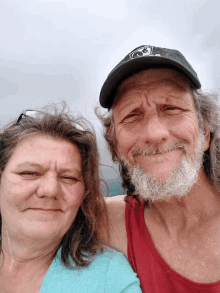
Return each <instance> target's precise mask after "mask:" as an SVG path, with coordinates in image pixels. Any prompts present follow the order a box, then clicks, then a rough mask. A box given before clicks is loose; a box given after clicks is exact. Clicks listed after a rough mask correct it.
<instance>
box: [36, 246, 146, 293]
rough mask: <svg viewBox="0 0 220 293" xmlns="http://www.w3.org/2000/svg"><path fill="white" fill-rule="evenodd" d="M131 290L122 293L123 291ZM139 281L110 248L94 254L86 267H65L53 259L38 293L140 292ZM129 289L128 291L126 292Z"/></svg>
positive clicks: (121, 258) (122, 256)
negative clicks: (126, 289) (130, 289)
mask: <svg viewBox="0 0 220 293" xmlns="http://www.w3.org/2000/svg"><path fill="white" fill-rule="evenodd" d="M127 287H128V288H129V287H130V288H133V289H132V290H133V291H123V290H125V288H127ZM138 288H139V281H138V279H137V276H136V274H135V273H134V272H133V270H132V268H131V266H130V264H129V263H128V261H127V259H126V258H125V256H124V255H123V254H122V253H120V252H118V251H115V250H114V249H112V248H108V247H106V249H105V250H104V251H103V252H101V253H99V254H97V255H95V257H93V260H92V262H91V264H90V265H89V266H87V267H76V266H74V267H73V268H72V269H69V268H66V267H65V266H64V265H63V264H62V262H61V261H60V258H59V257H58V256H57V257H56V258H55V259H54V261H53V262H52V264H51V267H50V268H49V270H48V272H47V274H46V276H45V279H44V282H43V284H42V287H41V290H40V293H46V292H47V293H48V292H53V293H61V292H80V293H84V292H87V293H88V292H97V293H101V292H115V293H119V292H122V291H123V292H134V293H135V292H137V293H139V292H141V291H140V289H138ZM128 290H129V289H128Z"/></svg>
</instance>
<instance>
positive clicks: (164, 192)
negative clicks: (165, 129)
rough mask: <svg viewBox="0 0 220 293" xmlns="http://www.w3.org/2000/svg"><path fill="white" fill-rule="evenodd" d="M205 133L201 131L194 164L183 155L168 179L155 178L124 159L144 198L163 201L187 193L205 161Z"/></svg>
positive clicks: (138, 191) (137, 189) (133, 181)
mask: <svg viewBox="0 0 220 293" xmlns="http://www.w3.org/2000/svg"><path fill="white" fill-rule="evenodd" d="M203 146H204V135H203V133H202V131H200V133H199V142H198V147H197V152H196V157H195V158H194V163H193V164H192V163H191V162H189V161H188V160H187V158H186V155H185V154H184V155H183V158H182V160H181V161H180V163H179V164H178V166H177V167H176V168H175V170H174V171H173V172H172V173H171V175H170V176H169V177H168V178H167V179H164V180H163V179H155V178H154V177H153V176H152V175H150V174H149V173H147V172H145V171H144V170H142V169H141V168H140V167H139V166H137V165H135V166H132V165H131V164H130V163H128V162H126V161H125V160H124V159H122V161H123V163H124V165H125V166H126V167H127V169H128V173H129V176H130V178H131V182H132V184H133V185H134V186H135V191H136V192H137V194H138V195H139V196H140V197H141V198H142V199H144V200H150V201H151V202H153V201H161V200H169V199H171V198H174V197H175V198H181V197H183V196H184V195H186V194H187V193H188V192H189V191H190V189H191V187H192V186H193V185H194V184H195V182H196V181H197V178H198V174H199V170H200V168H201V166H202V163H203V152H204V151H203Z"/></svg>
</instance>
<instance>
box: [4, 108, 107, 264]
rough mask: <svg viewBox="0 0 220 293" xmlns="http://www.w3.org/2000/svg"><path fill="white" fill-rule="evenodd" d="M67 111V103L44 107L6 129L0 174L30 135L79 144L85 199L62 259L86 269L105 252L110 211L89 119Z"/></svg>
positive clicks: (65, 240)
mask: <svg viewBox="0 0 220 293" xmlns="http://www.w3.org/2000/svg"><path fill="white" fill-rule="evenodd" d="M65 108H66V104H65V103H63V106H62V109H59V107H58V106H56V105H52V106H49V107H45V108H43V110H42V111H40V112H39V113H38V114H37V115H36V116H34V117H26V119H25V121H24V122H21V123H19V124H18V123H16V121H14V122H12V123H10V124H9V125H8V126H7V127H6V128H5V130H4V132H3V133H1V139H0V175H1V176H2V173H3V172H4V169H5V166H6V165H7V162H8V161H9V159H10V157H11V156H12V154H13V150H14V149H15V148H16V146H17V144H18V143H19V142H20V141H21V140H22V139H23V138H25V137H27V136H29V135H33V134H42V135H46V136H49V137H52V138H55V139H60V140H65V141H68V142H70V143H72V144H74V145H77V147H78V148H79V151H80V155H81V162H82V174H83V179H84V184H85V194H86V197H85V199H84V201H83V203H82V205H81V207H80V208H79V211H78V213H77V216H76V218H75V220H74V222H73V223H72V225H71V227H70V229H69V230H68V231H67V233H66V234H65V235H64V237H63V239H62V242H61V244H60V247H61V260H62V262H63V263H64V265H65V266H67V267H71V264H70V257H71V258H72V260H73V261H74V262H75V264H76V265H78V266H87V265H89V263H90V262H91V260H92V257H91V256H93V255H95V254H96V253H97V252H100V251H103V249H104V246H103V245H102V243H101V235H100V231H101V229H103V226H104V225H105V226H106V228H107V231H108V220H107V211H106V206H105V201H104V198H103V195H102V191H101V189H100V181H99V155H98V149H97V143H96V137H95V133H94V130H93V128H92V126H91V124H90V123H89V122H88V121H87V120H86V119H84V118H82V117H79V118H75V117H74V116H72V115H71V114H69V113H68V112H67V111H65ZM0 220H1V221H2V219H1V216H0ZM107 234H108V233H107ZM0 235H1V227H0Z"/></svg>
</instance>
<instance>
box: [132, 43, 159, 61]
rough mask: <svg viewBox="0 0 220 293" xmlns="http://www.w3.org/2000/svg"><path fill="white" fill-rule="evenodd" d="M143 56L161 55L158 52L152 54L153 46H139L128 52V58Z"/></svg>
mask: <svg viewBox="0 0 220 293" xmlns="http://www.w3.org/2000/svg"><path fill="white" fill-rule="evenodd" d="M143 56H161V55H160V54H154V53H153V47H152V46H148V45H147V46H141V47H138V48H136V49H135V50H134V51H132V52H131V53H130V54H129V57H130V58H137V57H143Z"/></svg>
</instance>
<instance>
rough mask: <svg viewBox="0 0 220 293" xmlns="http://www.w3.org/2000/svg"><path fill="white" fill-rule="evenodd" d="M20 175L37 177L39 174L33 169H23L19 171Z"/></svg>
mask: <svg viewBox="0 0 220 293" xmlns="http://www.w3.org/2000/svg"><path fill="white" fill-rule="evenodd" d="M20 175H21V176H23V177H27V178H28V177H29V178H33V177H38V176H39V175H40V174H39V173H37V172H33V171H24V172H21V173H20Z"/></svg>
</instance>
